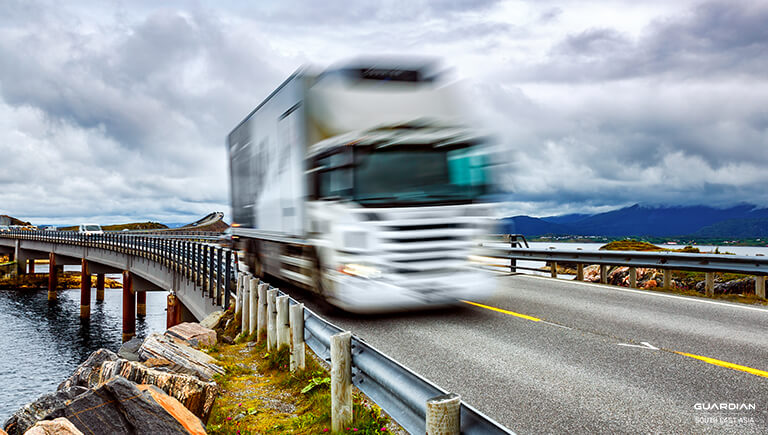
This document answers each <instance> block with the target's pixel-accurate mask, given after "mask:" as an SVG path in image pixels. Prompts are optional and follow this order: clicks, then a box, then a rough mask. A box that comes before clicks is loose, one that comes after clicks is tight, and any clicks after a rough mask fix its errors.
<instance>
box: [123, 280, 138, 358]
mask: <svg viewBox="0 0 768 435" xmlns="http://www.w3.org/2000/svg"><path fill="white" fill-rule="evenodd" d="M135 335H136V294H135V293H134V292H133V279H132V277H131V272H128V271H124V272H123V343H125V342H126V341H128V340H130V339H132V338H133V337H134V336H135Z"/></svg>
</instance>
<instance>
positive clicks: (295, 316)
mask: <svg viewBox="0 0 768 435" xmlns="http://www.w3.org/2000/svg"><path fill="white" fill-rule="evenodd" d="M290 323H291V335H292V336H293V340H292V341H293V343H292V345H291V371H292V372H294V371H296V369H299V370H304V368H305V367H306V365H305V362H304V348H305V344H304V304H296V305H291V307H290Z"/></svg>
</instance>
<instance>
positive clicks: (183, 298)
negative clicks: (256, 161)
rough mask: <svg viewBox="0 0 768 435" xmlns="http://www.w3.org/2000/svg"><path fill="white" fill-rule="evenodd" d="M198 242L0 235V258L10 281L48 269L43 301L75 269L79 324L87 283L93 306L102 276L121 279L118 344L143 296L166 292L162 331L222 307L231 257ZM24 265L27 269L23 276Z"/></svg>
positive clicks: (86, 304) (131, 330)
mask: <svg viewBox="0 0 768 435" xmlns="http://www.w3.org/2000/svg"><path fill="white" fill-rule="evenodd" d="M212 238H213V237H203V236H200V235H190V236H185V235H179V234H174V235H168V236H143V235H130V234H119V233H106V234H98V235H83V234H78V233H75V232H71V231H67V232H64V231H61V232H58V231H11V232H4V233H0V253H3V254H7V255H9V256H10V257H11V258H12V260H15V261H16V270H15V273H16V274H25V273H27V270H29V271H30V272H33V271H34V264H35V261H36V260H47V261H48V267H49V269H48V274H49V275H48V276H49V279H48V299H49V300H51V299H55V298H56V297H57V291H58V290H60V289H59V288H58V279H57V278H58V276H59V275H60V273H62V272H63V266H64V265H80V266H81V289H80V290H81V291H80V295H81V297H80V317H81V318H82V319H88V318H89V317H90V304H91V301H90V299H91V284H90V283H91V275H92V274H96V276H97V278H96V283H97V284H96V298H97V300H99V299H101V300H103V298H104V274H106V273H122V275H123V341H127V340H130V339H131V338H132V337H133V336H134V334H135V331H136V316H137V315H138V316H143V315H145V314H146V305H145V304H146V302H145V301H146V293H145V292H147V291H169V292H170V294H169V295H168V299H167V304H168V307H167V308H168V317H167V323H168V326H173V325H175V324H177V323H180V322H182V321H187V320H196V321H199V320H202V319H203V318H205V317H206V316H207V315H208V314H210V313H211V312H213V311H216V310H220V309H226V308H228V307H229V299H230V289H231V288H232V281H233V280H234V279H235V274H236V273H237V263H236V262H237V256H236V255H235V254H234V253H233V251H231V250H229V249H224V248H220V247H218V246H215V245H213V244H212V243H211V242H210V239H212ZM206 239H208V240H206ZM27 265H29V269H27Z"/></svg>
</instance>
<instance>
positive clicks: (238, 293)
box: [235, 273, 243, 313]
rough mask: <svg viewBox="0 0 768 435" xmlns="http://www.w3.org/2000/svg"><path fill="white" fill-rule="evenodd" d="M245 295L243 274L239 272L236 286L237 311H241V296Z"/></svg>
mask: <svg viewBox="0 0 768 435" xmlns="http://www.w3.org/2000/svg"><path fill="white" fill-rule="evenodd" d="M242 297H243V274H242V273H238V274H237V286H236V287H235V313H239V312H240V305H241V304H240V298H242Z"/></svg>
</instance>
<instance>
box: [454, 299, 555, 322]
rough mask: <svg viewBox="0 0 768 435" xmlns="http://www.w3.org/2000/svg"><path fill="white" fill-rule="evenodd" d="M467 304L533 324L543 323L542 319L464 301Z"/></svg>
mask: <svg viewBox="0 0 768 435" xmlns="http://www.w3.org/2000/svg"><path fill="white" fill-rule="evenodd" d="M462 302H464V303H465V304H469V305H474V306H476V307H480V308H485V309H486V310H491V311H496V312H499V313H504V314H509V315H510V316H515V317H520V318H521V319H527V320H531V321H533V322H541V319H539V318H536V317H531V316H526V315H525V314H520V313H516V312H514V311H508V310H502V309H501V308H496V307H489V306H488V305H483V304H478V303H477V302H470V301H464V300H462Z"/></svg>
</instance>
